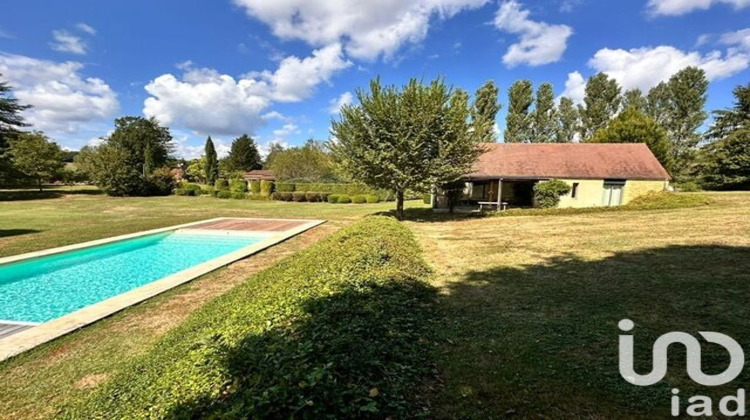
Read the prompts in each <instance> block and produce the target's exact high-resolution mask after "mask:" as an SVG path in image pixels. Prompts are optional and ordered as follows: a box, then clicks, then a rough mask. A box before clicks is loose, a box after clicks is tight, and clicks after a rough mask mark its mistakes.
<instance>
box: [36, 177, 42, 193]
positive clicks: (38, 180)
mask: <svg viewBox="0 0 750 420" xmlns="http://www.w3.org/2000/svg"><path fill="white" fill-rule="evenodd" d="M36 182H37V185H38V186H39V191H42V178H37V180H36Z"/></svg>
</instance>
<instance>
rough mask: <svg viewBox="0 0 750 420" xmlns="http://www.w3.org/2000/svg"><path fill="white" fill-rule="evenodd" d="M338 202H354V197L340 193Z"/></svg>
mask: <svg viewBox="0 0 750 420" xmlns="http://www.w3.org/2000/svg"><path fill="white" fill-rule="evenodd" d="M336 202H337V203H338V204H349V203H351V202H352V198H351V197H349V196H348V195H346V194H339V196H338V198H337V199H336Z"/></svg>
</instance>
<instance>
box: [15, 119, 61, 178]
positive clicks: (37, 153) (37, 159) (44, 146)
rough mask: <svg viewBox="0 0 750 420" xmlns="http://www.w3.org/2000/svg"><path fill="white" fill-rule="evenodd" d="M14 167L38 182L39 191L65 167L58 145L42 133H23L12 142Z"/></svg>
mask: <svg viewBox="0 0 750 420" xmlns="http://www.w3.org/2000/svg"><path fill="white" fill-rule="evenodd" d="M10 156H11V159H12V162H13V166H14V167H15V168H16V169H18V170H19V171H21V172H23V173H24V174H26V175H27V176H29V177H31V178H33V179H34V180H36V182H37V185H38V186H39V191H41V190H42V183H43V182H44V181H49V180H50V179H51V178H52V177H53V176H54V175H55V173H56V172H57V171H59V170H60V169H62V167H63V166H64V165H65V164H64V163H63V161H62V160H63V152H62V150H61V149H60V146H58V145H57V143H54V142H51V141H49V138H47V136H45V135H44V134H43V133H40V132H32V133H22V134H19V135H17V136H15V137H14V138H12V139H11V140H10Z"/></svg>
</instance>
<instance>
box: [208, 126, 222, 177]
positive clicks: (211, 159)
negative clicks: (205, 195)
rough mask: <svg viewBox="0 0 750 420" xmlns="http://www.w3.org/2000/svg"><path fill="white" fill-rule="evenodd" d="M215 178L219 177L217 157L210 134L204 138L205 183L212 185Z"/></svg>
mask: <svg viewBox="0 0 750 420" xmlns="http://www.w3.org/2000/svg"><path fill="white" fill-rule="evenodd" d="M217 179H219V157H218V155H217V154H216V148H214V142H213V140H211V136H208V139H206V183H207V184H208V185H214V183H215V182H216V180H217Z"/></svg>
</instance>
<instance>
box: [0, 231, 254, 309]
mask: <svg viewBox="0 0 750 420" xmlns="http://www.w3.org/2000/svg"><path fill="white" fill-rule="evenodd" d="M264 238H265V237H264V236H246V235H237V236H228V235H220V234H190V233H180V232H164V233H158V234H153V235H148V236H143V237H138V238H132V239H127V240H124V241H119V242H114V243H110V244H104V245H99V246H94V247H91V248H84V249H79V250H75V251H71V252H65V253H61V254H56V255H49V256H45V257H40V258H33V259H30V260H24V261H20V262H16V263H11V264H6V265H1V266H0V320H5V321H16V322H19V321H20V322H33V323H40V322H45V321H49V320H51V319H55V318H58V317H60V316H63V315H65V314H68V313H71V312H73V311H76V310H78V309H81V308H83V307H86V306H89V305H91V304H93V303H96V302H99V301H102V300H105V299H108V298H110V297H113V296H116V295H119V294H121V293H124V292H127V291H129V290H132V289H134V288H137V287H139V286H143V285H145V284H147V283H150V282H153V281H155V280H158V279H161V278H163V277H167V276H169V275H171V274H174V273H178V272H180V271H182V270H185V269H188V268H190V267H193V266H196V265H198V264H201V263H204V262H206V261H209V260H212V259H214V258H217V257H220V256H222V255H224V254H228V253H230V252H233V251H236V250H238V249H240V248H243V247H245V246H248V245H252V244H254V243H257V242H259V241H261V240H263V239H264Z"/></svg>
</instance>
